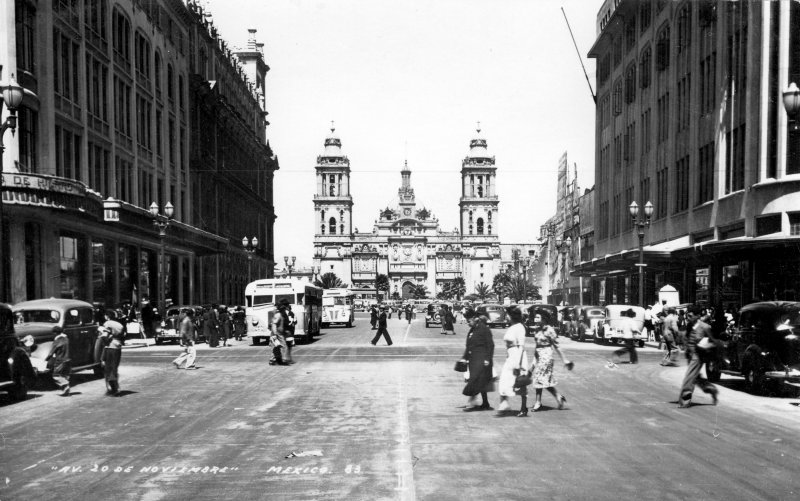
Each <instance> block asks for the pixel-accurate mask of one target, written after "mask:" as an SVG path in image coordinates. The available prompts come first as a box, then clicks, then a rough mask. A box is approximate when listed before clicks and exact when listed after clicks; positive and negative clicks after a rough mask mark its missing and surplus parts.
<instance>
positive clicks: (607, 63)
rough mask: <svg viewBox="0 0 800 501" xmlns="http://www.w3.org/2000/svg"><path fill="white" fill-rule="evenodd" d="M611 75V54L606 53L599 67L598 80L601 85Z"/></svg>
mask: <svg viewBox="0 0 800 501" xmlns="http://www.w3.org/2000/svg"><path fill="white" fill-rule="evenodd" d="M610 75H611V60H610V56H609V55H608V54H606V55H605V56H603V58H602V59H600V64H599V65H598V67H597V82H598V84H599V85H603V84H604V83H605V82H606V80H608V77H609V76H610Z"/></svg>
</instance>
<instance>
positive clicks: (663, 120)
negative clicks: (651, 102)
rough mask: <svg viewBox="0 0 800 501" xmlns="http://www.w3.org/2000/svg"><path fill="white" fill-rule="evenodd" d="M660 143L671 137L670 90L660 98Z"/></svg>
mask: <svg viewBox="0 0 800 501" xmlns="http://www.w3.org/2000/svg"><path fill="white" fill-rule="evenodd" d="M657 105H658V131H657V132H658V144H661V143H663V142H664V141H666V140H667V139H668V138H669V125H670V122H669V92H666V93H664V94H663V95H662V96H661V97H659V98H658V103H657Z"/></svg>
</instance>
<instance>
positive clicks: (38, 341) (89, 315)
mask: <svg viewBox="0 0 800 501" xmlns="http://www.w3.org/2000/svg"><path fill="white" fill-rule="evenodd" d="M12 310H13V312H14V328H15V330H16V333H17V337H19V338H20V339H21V338H24V337H25V336H28V335H30V336H32V337H33V343H34V344H33V346H32V347H31V350H32V351H31V364H32V365H33V368H34V369H35V370H36V371H37V372H38V373H49V369H48V368H47V361H46V360H45V359H46V358H47V355H48V354H49V353H50V349H51V348H52V346H53V340H54V339H55V337H56V334H55V333H54V332H53V327H55V326H59V327H61V328H62V329H63V330H64V334H66V335H67V337H68V338H69V355H70V359H71V361H72V372H78V371H82V370H86V369H92V370H93V371H94V373H95V375H97V376H102V375H103V370H102V369H101V368H100V356H101V355H102V352H103V341H102V339H101V338H100V336H99V333H98V330H97V328H98V325H97V322H96V321H95V316H94V309H93V308H92V305H91V304H89V303H87V302H85V301H78V300H76V299H56V298H50V299H34V300H32V301H23V302H21V303H17V304H15V305H14V306H13V308H12Z"/></svg>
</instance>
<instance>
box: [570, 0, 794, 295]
mask: <svg viewBox="0 0 800 501" xmlns="http://www.w3.org/2000/svg"><path fill="white" fill-rule="evenodd" d="M798 26H800V4H798V2H794V1H774V2H723V1H710V0H709V1H702V2H696V1H680V2H666V1H661V0H645V1H633V0H621V1H620V0H607V1H606V2H605V3H604V4H603V6H602V7H601V9H600V12H599V13H598V16H597V40H596V42H595V44H594V46H593V47H592V49H591V50H590V52H589V56H590V57H593V58H595V59H596V60H597V84H596V88H597V111H596V136H595V143H596V151H595V159H596V163H595V165H596V167H595V183H596V184H595V195H594V197H595V200H594V209H595V210H594V215H595V218H596V219H595V221H594V237H595V238H594V253H593V254H594V257H592V258H590V257H589V256H582V259H581V262H580V264H579V266H578V267H577V270H576V273H577V274H579V275H582V276H591V277H594V278H595V280H597V281H598V286H597V287H596V288H594V293H595V294H596V296H595V297H593V298H592V301H593V302H606V303H628V304H638V303H639V302H640V301H641V302H644V303H647V304H653V303H654V302H655V301H656V300H657V292H658V290H659V289H660V288H661V287H663V286H665V285H672V286H674V287H675V288H676V289H677V290H678V291H679V293H680V299H681V301H684V302H705V303H711V304H715V305H720V306H722V307H729V306H733V307H735V306H738V305H743V304H746V303H749V302H753V301H758V300H773V299H785V300H797V299H800V296H799V295H798V291H797V287H798V285H797V284H798V283H800V252H798V244H800V209H799V208H800V157H799V156H798V152H800V137H798V135H797V133H796V132H793V131H791V130H790V129H789V127H787V122H788V119H787V116H786V112H785V110H784V108H783V104H782V92H783V89H785V88H786V87H787V86H788V84H789V82H797V81H798V80H799V79H800V51H798V50H797V47H800V40H798V37H800V30H798V29H797V27H798ZM634 201H636V202H637V204H638V206H639V207H640V208H641V207H644V205H645V203H646V202H648V201H650V202H652V205H653V208H654V209H653V214H652V217H651V218H650V220H649V226H644V227H643V231H644V241H643V242H644V245H643V253H644V263H645V265H646V266H645V267H644V270H645V282H644V284H645V285H644V290H643V291H639V290H638V289H639V287H638V269H637V268H638V267H637V266H636V265H635V264H636V263H637V262H638V258H639V244H638V238H639V237H638V234H639V231H638V227H637V226H636V225H635V224H634V221H633V218H632V217H631V215H630V213H629V206H630V205H631V203H632V202H634ZM643 222H646V221H643ZM640 293H641V295H640Z"/></svg>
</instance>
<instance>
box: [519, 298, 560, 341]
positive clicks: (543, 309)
mask: <svg viewBox="0 0 800 501" xmlns="http://www.w3.org/2000/svg"><path fill="white" fill-rule="evenodd" d="M537 314H541V315H542V320H543V321H544V323H545V324H547V325H549V326H551V327H552V328H553V329H555V331H556V333H557V332H558V307H557V306H555V305H552V304H534V305H533V306H530V307H528V313H527V317H526V318H525V325H527V326H528V327H530V326H532V325H533V318H534V317H535V316H536V315H537ZM528 333H529V334H528V335H530V336H532V335H533V334H532V333H531V331H530V329H528Z"/></svg>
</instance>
